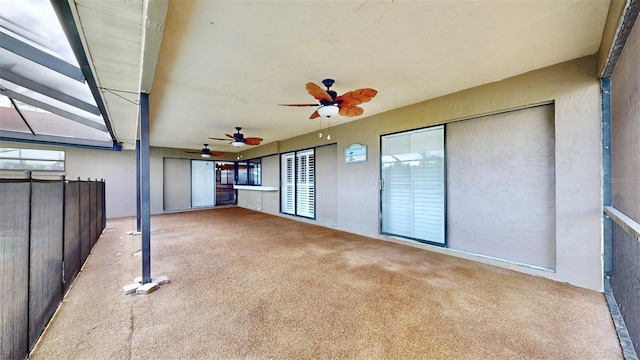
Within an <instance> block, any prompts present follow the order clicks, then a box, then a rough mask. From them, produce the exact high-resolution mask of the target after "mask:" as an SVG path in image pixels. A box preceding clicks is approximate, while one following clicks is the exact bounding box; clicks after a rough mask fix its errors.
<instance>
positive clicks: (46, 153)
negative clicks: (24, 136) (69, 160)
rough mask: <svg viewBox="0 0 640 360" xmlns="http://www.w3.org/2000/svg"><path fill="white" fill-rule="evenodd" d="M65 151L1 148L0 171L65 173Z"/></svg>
mask: <svg viewBox="0 0 640 360" xmlns="http://www.w3.org/2000/svg"><path fill="white" fill-rule="evenodd" d="M64 155H65V153H64V151H58V150H35V149H14V148H0V169H2V170H33V171H59V172H63V171H64Z"/></svg>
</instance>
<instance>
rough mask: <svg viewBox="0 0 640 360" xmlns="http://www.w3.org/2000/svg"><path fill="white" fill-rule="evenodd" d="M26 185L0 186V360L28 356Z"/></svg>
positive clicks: (1, 184) (4, 184)
mask: <svg viewBox="0 0 640 360" xmlns="http://www.w3.org/2000/svg"><path fill="white" fill-rule="evenodd" d="M29 188H30V184H29V182H16V183H4V182H0V199H2V201H0V214H2V216H0V289H2V291H0V319H2V321H0V358H1V359H22V358H24V357H25V356H26V355H27V353H28V352H29V343H28V338H27V333H28V330H29V321H28V309H29V299H28V288H29V211H30V210H29V192H30V190H29Z"/></svg>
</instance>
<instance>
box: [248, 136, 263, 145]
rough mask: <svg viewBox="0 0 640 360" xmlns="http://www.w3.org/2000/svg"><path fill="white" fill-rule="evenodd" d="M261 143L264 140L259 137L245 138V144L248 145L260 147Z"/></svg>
mask: <svg viewBox="0 0 640 360" xmlns="http://www.w3.org/2000/svg"><path fill="white" fill-rule="evenodd" d="M261 142H262V138H259V137H246V138H244V143H245V144H247V145H260V143H261Z"/></svg>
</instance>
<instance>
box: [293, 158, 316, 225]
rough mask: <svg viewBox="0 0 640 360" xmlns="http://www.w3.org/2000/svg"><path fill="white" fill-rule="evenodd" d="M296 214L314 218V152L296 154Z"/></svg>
mask: <svg viewBox="0 0 640 360" xmlns="http://www.w3.org/2000/svg"><path fill="white" fill-rule="evenodd" d="M296 175H297V176H296V214H297V215H300V216H305V217H310V218H313V217H315V156H314V150H313V149H311V150H305V151H300V152H298V153H296Z"/></svg>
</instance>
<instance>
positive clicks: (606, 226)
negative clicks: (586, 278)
mask: <svg viewBox="0 0 640 360" xmlns="http://www.w3.org/2000/svg"><path fill="white" fill-rule="evenodd" d="M601 86H602V89H601V90H602V205H603V206H610V205H611V78H610V77H607V78H603V79H602V80H601ZM603 216H604V219H603V247H604V248H603V255H602V262H603V267H604V289H605V291H608V290H611V277H612V276H613V222H612V220H611V218H609V216H608V215H606V214H603Z"/></svg>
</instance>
